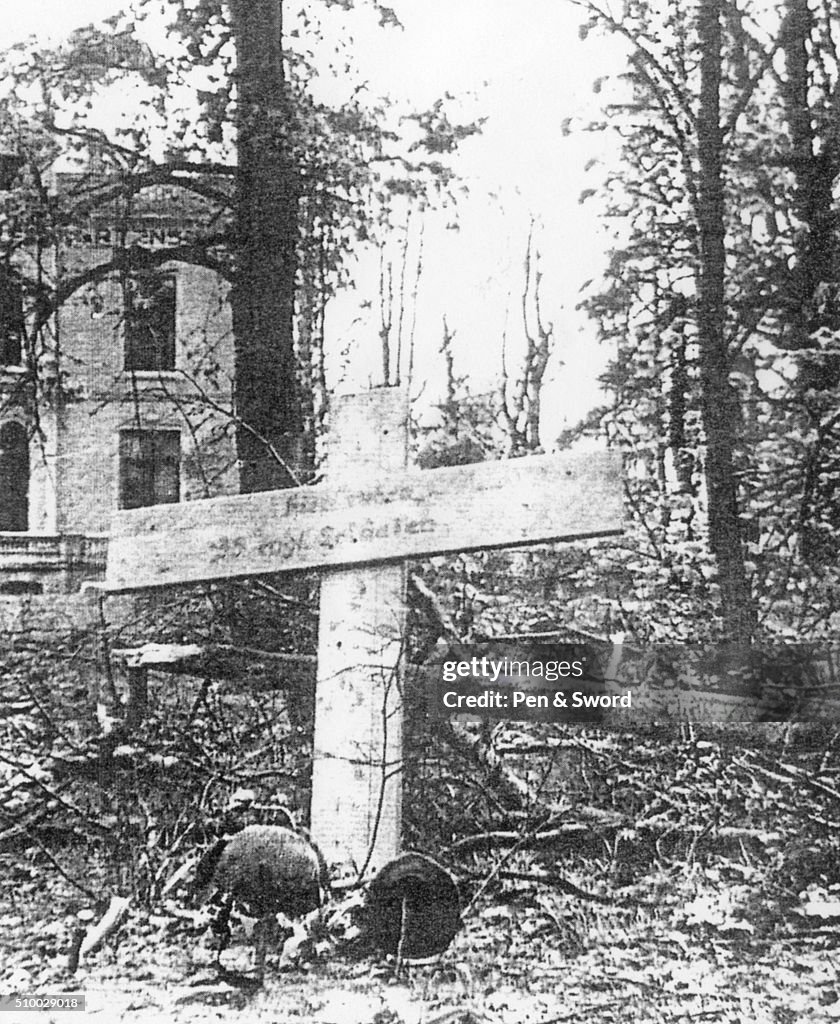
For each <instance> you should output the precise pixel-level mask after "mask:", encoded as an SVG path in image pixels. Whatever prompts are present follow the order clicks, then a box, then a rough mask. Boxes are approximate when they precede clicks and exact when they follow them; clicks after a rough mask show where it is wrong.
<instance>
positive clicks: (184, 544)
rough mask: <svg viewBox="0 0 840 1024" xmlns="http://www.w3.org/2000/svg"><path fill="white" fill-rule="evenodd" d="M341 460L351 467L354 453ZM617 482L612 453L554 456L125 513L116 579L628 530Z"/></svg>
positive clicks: (306, 565) (275, 568) (115, 535)
mask: <svg viewBox="0 0 840 1024" xmlns="http://www.w3.org/2000/svg"><path fill="white" fill-rule="evenodd" d="M386 390H388V389H382V391H386ZM391 390H393V389H391ZM371 394H374V395H376V394H379V392H377V391H374V392H371ZM359 440H360V438H359V437H358V436H357V437H355V439H353V441H352V442H351V447H353V446H355V448H356V449H358V444H359ZM356 454H357V455H358V451H357V452H356ZM341 458H343V459H345V461H347V465H348V467H349V466H350V465H352V462H351V461H350V454H349V453H348V454H346V455H344V456H342V457H341ZM620 479H621V472H620V461H619V460H618V457H617V456H615V455H613V454H610V453H591V454H586V455H575V456H570V455H563V456H558V455H546V456H532V457H529V458H524V459H513V460H509V461H504V462H482V463H477V464H475V465H470V466H452V467H447V468H444V469H430V470H426V471H417V470H414V471H411V472H407V471H405V470H404V469H403V468H402V467H399V468H394V469H392V470H391V471H390V472H387V473H383V474H382V475H381V476H378V477H377V476H373V475H371V474H364V475H363V474H362V473H361V472H359V471H351V472H348V473H346V474H343V475H342V476H341V478H340V479H339V478H338V477H337V476H332V475H331V476H330V480H329V483H328V484H326V485H319V486H317V487H299V488H294V489H291V490H285V491H266V492H262V493H258V494H243V495H236V496H234V497H225V498H209V499H206V500H203V501H191V502H185V503H183V504H177V505H154V506H151V507H149V508H141V509H132V510H130V511H122V512H118V513H116V514H115V516H114V519H113V523H112V530H111V537H110V541H109V545H108V572H107V588H108V590H111V591H121V590H135V589H139V588H141V587H153V586H162V585H167V584H175V583H187V582H196V581H200V580H213V579H225V578H228V577H233V576H249V575H258V574H260V573H268V572H280V571H282V570H288V569H311V568H320V567H325V566H348V565H361V564H366V563H381V562H385V561H389V560H391V561H400V560H403V559H405V558H410V557H420V556H426V555H432V554H442V553H444V552H449V551H469V550H474V549H477V548H493V547H513V546H516V545H523V544H536V543H539V542H540V541H550V540H561V539H565V540H570V539H573V538H579V537H597V536H606V535H609V534H613V533H619V532H620V531H621V528H622V507H621V506H622V498H621V488H620V484H619V481H620Z"/></svg>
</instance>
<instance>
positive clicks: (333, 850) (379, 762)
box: [311, 388, 407, 876]
mask: <svg viewBox="0 0 840 1024" xmlns="http://www.w3.org/2000/svg"><path fill="white" fill-rule="evenodd" d="M406 416H407V402H406V395H405V392H404V391H403V390H402V389H399V388H379V389H377V390H374V391H370V392H367V393H364V394H360V395H352V396H348V397H346V398H340V399H336V401H335V404H334V406H333V410H332V425H331V431H330V447H329V452H328V460H327V474H328V480H329V483H330V485H335V484H339V485H340V484H347V485H348V487H350V486H352V487H353V489H356V490H357V489H359V488H364V487H368V486H369V487H370V490H371V493H375V491H376V489H377V486H378V485H381V483H382V482H384V481H386V480H387V479H388V475H389V473H392V472H394V471H399V470H402V469H403V468H404V467H405V462H406V443H407V430H406ZM360 526H361V528H362V529H364V526H363V524H360ZM404 634H405V567H404V565H403V564H396V565H380V566H375V567H371V568H362V569H346V570H333V571H330V572H326V573H324V575H323V577H322V580H321V604H320V620H319V628H318V673H317V684H316V693H315V738H314V749H313V763H312V808H311V831H312V837H313V839H314V840H315V842H316V843H317V844H318V846H319V847H320V849H321V851H322V853H323V854H324V857H325V859H326V861H327V863H328V864H340V865H342V866H343V867H344V868H345V869H346V868H350V869H352V870H355V871H363V872H364V874H365V875H366V876H370V875H372V874H374V873H375V872H377V871H378V870H379V869H380V868H381V867H382V865H383V864H384V863H386V862H387V861H388V860H390V859H391V858H392V857H393V856H394V855H395V854H396V853H398V851H399V846H400V828H401V817H402V815H401V811H402V732H403V730H402V714H403V712H402V694H403V686H402V682H403V679H402V661H403V645H404Z"/></svg>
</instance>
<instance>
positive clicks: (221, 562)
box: [106, 388, 622, 873]
mask: <svg viewBox="0 0 840 1024" xmlns="http://www.w3.org/2000/svg"><path fill="white" fill-rule="evenodd" d="M407 409H408V405H407V400H406V396H405V393H404V392H403V391H401V390H398V389H393V388H381V389H377V390H374V391H370V392H367V393H364V394H361V395H355V396H350V397H347V398H342V399H336V400H335V403H334V408H333V428H332V433H331V443H330V450H329V458H328V462H327V471H328V483H326V484H320V485H318V486H315V487H302V488H295V489H291V490H283V491H268V492H261V493H256V494H246V495H236V496H233V497H223V498H210V499H206V500H202V501H193V502H186V503H183V504H178V505H161V506H153V507H149V508H141V509H132V510H130V511H123V512H118V513H116V515H115V516H114V520H113V525H112V530H111V537H110V541H109V550H108V572H107V582H106V586H107V589H108V590H111V591H125V590H135V589H140V588H143V587H153V586H164V585H172V584H176V583H188V582H197V581H209V580H218V579H227V578H231V577H239V576H249V575H257V574H260V573H268V572H280V571H283V570H291V569H307V568H308V569H311V568H320V569H322V570H326V571H324V573H323V575H322V582H321V610H320V627H319V637H318V674H317V690H316V715H315V749H314V755H313V780H312V834H313V838H314V839H315V840H316V842H317V843H318V844H319V846H320V847H321V849H322V851H323V852H324V855H325V856H326V858H327V860H328V861H329V862H345V863H348V862H352V863H353V864H355V866H356V867H357V868H358V869H362V868H363V867H364V868H365V869H366V873H372V872H375V871H376V870H378V868H380V867H381V866H382V864H383V863H384V862H385V861H387V860H389V859H390V858H391V857H392V856H394V854H396V853H397V852H398V849H399V837H400V802H401V784H400V771H401V755H402V709H401V693H402V675H401V661H402V657H401V655H402V643H403V639H404V624H405V597H404V589H405V572H404V561H405V559H407V558H411V557H427V556H429V555H433V554H441V553H445V552H457V551H469V550H476V549H485V548H492V547H511V546H517V545H523V544H536V543H539V542H541V541H553V540H571V539H577V538H584V537H599V536H607V535H609V534H614V533H618V532H620V530H621V528H622V498H621V488H620V484H619V481H620V461H619V460H618V458H617V457H616V456H613V455H610V454H601V453H597V454H586V455H578V456H568V455H566V456H532V457H528V458H523V459H516V460H511V461H507V462H486V463H478V464H475V465H469V466H456V467H448V468H443V469H433V470H425V471H417V470H413V471H412V470H406V469H405V468H404V467H405V452H406V416H407Z"/></svg>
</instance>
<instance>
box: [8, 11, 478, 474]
mask: <svg viewBox="0 0 840 1024" xmlns="http://www.w3.org/2000/svg"><path fill="white" fill-rule="evenodd" d="M354 6H356V5H354V4H353V3H351V2H347V3H340V4H339V3H330V4H327V5H318V4H311V5H304V6H303V7H301V8H300V9H299V10H297V11H295V12H290V11H285V10H284V9H283V7H284V5H282V4H281V2H280V0H277V2H276V3H273V4H263V5H259V7H258V8H257V7H253V8H252V7H247V6H245V7H243V6H242V5H241V4H237V3H231V4H227V3H221V2H211V0H184V2H180V0H172V2H170V3H167V4H163V5H159V4H156V3H154V2H152V0H138V3H137V4H135V5H134V7H133V8H132V9H131V10H130V11H129V12H128V13H127V14H123V15H118V16H115V17H114V18H112V19H110V20H109V21H108V22H107V23H106V25H105V26H104V27H102V28H95V27H93V26H89V27H87V28H84V29H81V30H79V31H77V32H76V33H74V34H73V35H72V36H71V37H70V38H69V39H68V41H67V42H66V43H65V44H63V45H61V46H59V47H58V48H56V49H54V50H45V49H43V48H41V47H38V46H36V45H32V44H21V45H18V46H16V47H13V48H12V49H11V50H10V51H7V53H6V54H5V57H4V61H3V77H4V79H5V86H6V88H5V95H4V98H3V100H2V106H0V129H2V133H3V138H4V141H5V147H6V150H7V154H8V158H10V159H13V160H14V161H15V163H16V168H17V171H18V175H17V179H16V181H15V182H14V187H12V188H10V189H7V191H6V192H5V193H3V195H4V211H3V212H4V217H3V223H2V252H1V253H0V256H2V260H0V262H3V263H6V264H8V263H9V262H10V261H12V262H14V263H15V265H16V267H17V268H18V270H19V272H21V273H22V276H23V280H24V285H25V288H26V292H27V296H28V304H27V305H28V311H29V316H28V319H27V323H28V332H27V333H28V337H27V352H28V365H29V369H30V372H31V374H32V376H33V378H36V379H37V378H38V369H39V363H40V362H42V361H43V358H44V356H43V352H44V350H45V349H46V348H49V349H53V348H55V344H54V343H50V341H49V338H48V335H49V329H50V325H51V317H52V315H53V314H54V313H55V312H56V311H57V310H58V309H59V308H61V306H62V305H63V303H65V302H66V301H67V300H68V299H69V298H70V297H71V296H73V295H74V294H76V293H77V292H79V290H80V289H85V288H89V287H90V286H92V285H95V284H96V283H97V282H99V281H103V280H105V279H107V278H109V277H111V276H112V275H126V274H130V273H132V272H135V271H138V270H142V269H149V268H152V269H153V268H156V267H160V266H162V265H164V264H168V263H170V262H172V261H184V262H188V263H195V264H199V265H202V266H207V267H210V268H211V269H213V270H214V271H216V272H217V273H219V274H221V275H222V276H223V277H224V278H225V279H227V280H228V281H229V282H230V284H231V286H232V293H231V294H232V304H233V312H234V333H235V335H236V343H237V367H236V370H237V372H236V383H235V388H236V409H235V410H234V411H233V414H234V415H235V416H237V417H239V419H238V420H237V424H238V429H239V428H241V420H242V419H244V420H245V421H247V424H249V425H250V428H251V429H250V432H249V431H247V430H246V431H245V432H244V433H243V430H242V429H239V438H238V440H239V445H240V448H242V446H243V444H246V441H247V438H246V437H245V434H247V435H248V437H250V438H251V439H252V440H253V439H254V438H256V441H258V442H259V443H260V444H261V445H262V446H263V448H264V447H265V444H264V442H265V441H266V440H268V439H269V438H274V439H276V438H277V436H278V432H279V433H280V434H283V433H289V432H292V433H297V432H299V431H300V430H301V429H302V428H304V427H305V428H306V429H307V430H308V432H309V435H310V440H309V442H308V443H309V445H310V446H311V444H312V441H311V434H312V432H313V431H314V430H315V427H316V425H317V422H318V421H320V419H321V418H323V414H324V409H325V407H326V403H327V398H328V392H327V382H326V379H325V371H324V363H325V353H324V338H323V318H324V306H325V303H326V302H327V301H328V299H329V298H330V296H331V295H333V294H334V293H335V291H336V290H337V289H339V288H341V287H342V286H345V285H348V284H350V283H351V276H352V269H351V268H352V257H353V254H354V253H355V252H356V251H357V250H358V248H359V246H364V245H367V244H379V243H380V242H381V240H382V239H383V238H384V237H387V236H388V234H389V233H390V232H391V231H392V229H393V228H394V225H395V223H397V222H399V223H402V222H403V220H404V217H405V210H406V208H407V207H415V208H417V209H422V208H423V207H424V206H425V205H427V204H429V203H432V202H437V201H449V200H450V199H451V198H453V196H454V194H455V192H456V191H457V189H458V187H459V186H458V184H457V182H456V181H455V179H454V175H453V172H452V169H451V163H450V159H449V158H450V157H451V154H452V152H453V151H454V150H455V149H456V147H457V145H458V144H459V142H460V141H462V140H463V139H465V138H467V137H469V136H470V135H471V134H473V133H474V132H476V131H478V130H479V128H480V123H479V122H476V123H474V124H468V125H464V124H459V123H456V122H453V121H452V120H451V119H450V116H449V114H448V112H447V104H446V103H445V101H444V100H443V99H441V100H439V101H437V102H436V103H435V104H434V105H433V107H432V109H431V110H429V111H426V112H423V111H410V110H409V111H403V110H400V109H398V108H397V106H396V105H395V104H393V103H391V102H390V101H388V100H384V99H378V98H376V97H374V96H371V95H370V94H369V91H368V90H367V89H366V87H365V85H364V82H363V80H362V78H361V75H360V72H359V71H358V70H357V69H356V67H355V63H354V58H353V51H352V39H351V38H350V37H349V35H348V34H347V32H346V28H345V23H344V19H345V18H346V17H347V16H348V12H349V11H351V10H352V9H353V8H354ZM358 6H359V7H361V8H365V7H367V8H372V10H373V11H374V13H376V14H377V15H378V18H379V22H380V24H382V25H385V26H388V25H390V26H394V25H397V26H398V22H397V20H396V17H395V15H394V14H393V12H392V11H391V10H390V9H389V8H385V7H383V6H381V5H380V4H378V3H373V2H372V3H370V4H359V5H358ZM259 12H263V13H264V15H265V18H266V19H269V20H265V21H264V23H259V22H258V17H262V16H263V14H262V13H259ZM362 13H363V12H360V14H359V16H360V17H361V14H362ZM271 18H273V19H274V20H273V21H271V20H270V19H271ZM281 18H282V19H283V21H284V23H283V29H282V30H283V40H284V41H285V44H286V49H284V50H283V51H282V54H280V55H279V56H278V55H275V56H274V58H272V57H271V55H270V54H268V55H264V56H263V55H261V53H260V52H258V51H259V44H260V40H261V38H262V37H263V36H265V35H266V34H270V33H269V30H272V31H273V30H277V31H278V32H279V28H278V25H279V20H280V19H281ZM254 19H256V20H254ZM261 24H262V28H263V29H264V31H263V32H262V33H260V31H259V29H260V27H261ZM164 31H166V33H167V34H164ZM272 59H274V60H275V64H274V65H271V60H272ZM126 98H129V102H128V104H126V102H125V101H126ZM115 105H117V106H116V108H115ZM62 171H64V172H66V171H73V174H72V175H71V176H69V177H68V175H67V173H64V176H63V177H61V173H62ZM55 173H59V178H58V179H57V180H56V179H55V178H54V174H55ZM12 177H13V178H14V175H12ZM7 184H8V183H7ZM161 195H163V196H166V197H168V201H169V204H170V206H176V207H178V208H179V209H180V212H181V223H180V224H179V225H178V226H177V227H176V230H175V233H176V235H177V238H175V239H172V238H170V239H169V240H168V242H167V243H166V244H153V245H150V244H147V243H145V242H144V241H143V240H142V239H141V238H137V237H136V235H135V234H133V233H132V227H133V225H132V214H133V213H134V212H135V211H136V210H138V209H139V208H143V207H146V208H148V207H149V206H150V205H154V204H155V203H156V202H157V201H158V197H160V196H161ZM91 218H93V219H94V220H95V221H96V222H98V223H99V224H101V225H107V226H110V227H111V228H113V239H112V243H113V244H112V247H111V251H110V252H109V254H108V257H107V258H105V259H97V260H95V261H94V262H93V263H92V264H91V263H90V251H89V249H88V251H87V253H85V250H84V246H85V245H87V246H89V245H90V238H89V237H86V235H85V232H84V230H81V231H80V228H83V227H84V226H85V225H86V223H88V222H89V221H90V219H91ZM270 231H274V236H272V237H274V242H272V243H271V244H269V243H270V242H271V239H270V238H269V232H270ZM275 236H276V237H275ZM56 246H61V247H63V251H64V258H63V259H62V260H61V261H60V262H59V265H58V267H57V268H55V269H54V270H53V269H52V265H51V263H50V260H49V258H48V257H49V254H51V253H52V252H53V251H54V250H55V247H56ZM74 246H76V247H78V248H75V249H74V248H73V247H74ZM278 250H281V252H280V255H279V256H277V257H276V259H277V261H279V262H277V264H276V266H274V264H273V263H271V261H268V263H267V255H266V254H267V253H276V252H277V251H278ZM85 255H87V265H83V266H81V267H80V266H79V264H80V262H81V263H82V264H85ZM281 257H282V258H281ZM272 259H274V257H273V256H272ZM266 273H270V274H273V275H274V276H273V281H274V284H273V286H268V285H266V284H265V282H262V279H261V276H260V275H264V274H266ZM296 290H297V292H298V301H297V325H296V329H295V333H296V337H297V341H296V342H295V341H293V337H292V316H293V307H294V305H295V291H296ZM284 295H285V298H283V296H284ZM278 296H279V298H278ZM272 301H274V302H279V303H280V305H277V307H276V309H275V308H274V306H271V308H269V305H270V304H271V302H272ZM283 303H285V305H284V304H283ZM263 306H265V308H262V307H263ZM286 320H288V324H287V325H286V326H284V324H286ZM263 321H266V322H267V323H270V324H271V325H272V326H271V328H270V329H266V330H265V331H264V330H263V329H262V328H258V327H256V326H255V325H256V324H258V323H262V322H263ZM249 325H250V326H249ZM287 328H288V329H287ZM266 331H267V334H268V336H269V337H270V339H271V340H270V343H269V342H266V343H265V344H264V345H263V347H262V348H253V346H254V345H256V344H257V343H256V342H254V341H253V337H254V336H261V335H262V334H265V333H266ZM249 339H250V340H249ZM249 346H251V347H249ZM293 348H294V349H295V351H294V352H293ZM41 376H43V374H41ZM266 396H267V397H266ZM247 424H246V425H247ZM260 438H262V441H261V440H260ZM249 443H250V442H249ZM311 459H312V454H311V451H310V455H309V461H310V463H311ZM246 462H247V459H246ZM310 468H311V466H310ZM246 489H250V488H246Z"/></svg>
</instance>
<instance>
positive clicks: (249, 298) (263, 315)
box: [230, 0, 302, 491]
mask: <svg viewBox="0 0 840 1024" xmlns="http://www.w3.org/2000/svg"><path fill="white" fill-rule="evenodd" d="M230 9H231V14H232V18H233V27H234V33H235V38H236V54H237V70H236V85H237V132H238V140H237V146H238V168H237V178H236V188H237V207H236V212H237V220H238V228H237V230H238V238H237V256H238V265H237V268H236V274H237V276H236V284H235V286H234V289H233V294H232V297H231V300H232V308H233V331H234V337H235V350H236V381H235V385H234V392H235V408H236V415H237V417H238V418H239V422H238V429H237V449H238V453H239V459H240V485H241V489H242V490H243V491H260V490H267V489H270V488H273V487H283V486H289V484H291V483H293V482H294V470H295V465H294V464H295V463H296V462H297V455H296V453H297V452H298V451H299V448H300V435H301V430H302V413H301V405H300V396H299V386H298V382H297V367H296V361H295V351H294V331H293V324H294V305H295V277H296V272H297V240H298V203H299V198H300V179H299V174H298V168H297V165H296V161H295V158H294V153H293V141H292V116H293V115H292V104H291V102H290V99H289V95H288V91H287V84H286V75H285V68H284V61H283V42H282V36H283V32H282V0H231V4H230ZM284 461H285V462H286V463H287V464H288V465H286V466H284V464H283V463H284Z"/></svg>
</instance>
